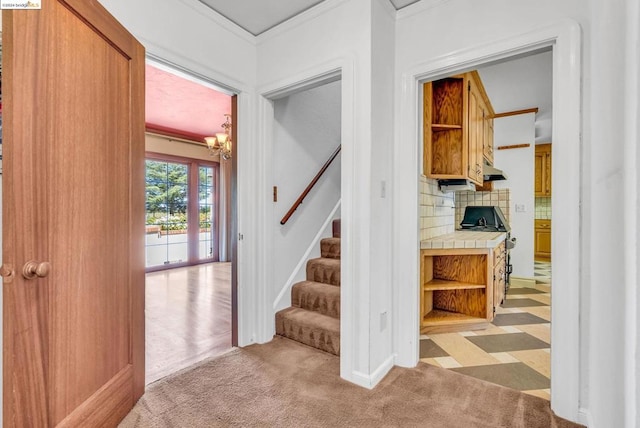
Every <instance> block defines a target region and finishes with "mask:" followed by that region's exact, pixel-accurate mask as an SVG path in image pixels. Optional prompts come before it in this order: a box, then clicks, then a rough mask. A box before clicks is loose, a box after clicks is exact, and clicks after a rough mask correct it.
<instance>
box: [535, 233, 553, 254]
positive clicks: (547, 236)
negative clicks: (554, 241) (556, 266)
mask: <svg viewBox="0 0 640 428" xmlns="http://www.w3.org/2000/svg"><path fill="white" fill-rule="evenodd" d="M535 256H536V257H541V258H549V257H551V229H536V230H535Z"/></svg>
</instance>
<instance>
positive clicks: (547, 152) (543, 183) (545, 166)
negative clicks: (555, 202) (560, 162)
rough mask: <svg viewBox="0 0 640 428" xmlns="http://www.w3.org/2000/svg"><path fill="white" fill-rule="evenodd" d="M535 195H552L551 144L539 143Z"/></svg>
mask: <svg viewBox="0 0 640 428" xmlns="http://www.w3.org/2000/svg"><path fill="white" fill-rule="evenodd" d="M534 175H535V181H534V193H535V196H551V144H539V145H537V146H536V149H535V160H534Z"/></svg>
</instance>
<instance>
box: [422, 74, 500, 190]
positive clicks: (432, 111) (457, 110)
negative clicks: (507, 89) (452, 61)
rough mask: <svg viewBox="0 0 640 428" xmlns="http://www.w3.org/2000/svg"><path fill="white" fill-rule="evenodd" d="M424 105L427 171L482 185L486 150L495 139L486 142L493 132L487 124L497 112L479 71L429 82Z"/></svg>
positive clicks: (437, 175) (424, 92)
mask: <svg viewBox="0 0 640 428" xmlns="http://www.w3.org/2000/svg"><path fill="white" fill-rule="evenodd" d="M423 107H424V108H423V124H424V159H423V167H424V174H425V175H426V176H427V177H429V178H435V179H440V180H446V179H469V180H471V181H472V182H474V183H475V184H477V185H482V181H483V179H482V178H483V176H482V164H483V157H484V153H485V150H486V152H487V153H489V152H490V151H491V152H492V150H493V148H492V147H493V141H491V142H489V141H486V142H485V139H488V138H490V137H491V138H492V136H493V132H492V130H490V129H485V127H489V126H490V123H491V122H489V120H493V119H492V118H493V114H494V113H493V109H492V107H491V103H490V102H489V98H488V97H487V95H486V92H485V90H484V87H483V86H482V82H481V80H480V76H479V75H478V73H477V72H475V71H472V72H469V73H465V74H461V75H456V76H452V77H448V78H445V79H440V80H435V81H433V82H427V83H425V84H424V86H423ZM489 146H491V150H489Z"/></svg>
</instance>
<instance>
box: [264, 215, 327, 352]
mask: <svg viewBox="0 0 640 428" xmlns="http://www.w3.org/2000/svg"><path fill="white" fill-rule="evenodd" d="M332 226H333V237H332V238H325V239H323V240H321V241H320V257H319V258H317V259H311V260H309V261H308V262H307V279H306V281H301V282H298V283H296V284H294V286H293V287H292V288H291V307H289V308H287V309H283V310H281V311H279V312H277V313H276V334H278V335H280V336H284V337H287V338H289V339H293V340H296V341H298V342H301V343H304V344H305V345H309V346H313V347H314V348H318V349H321V350H323V351H326V352H330V353H332V354H335V355H340V220H334V221H333V225H332Z"/></svg>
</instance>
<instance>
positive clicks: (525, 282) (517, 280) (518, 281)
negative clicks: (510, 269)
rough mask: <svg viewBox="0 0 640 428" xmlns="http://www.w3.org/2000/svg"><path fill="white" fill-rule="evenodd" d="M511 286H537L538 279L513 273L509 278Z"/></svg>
mask: <svg viewBox="0 0 640 428" xmlns="http://www.w3.org/2000/svg"><path fill="white" fill-rule="evenodd" d="M509 288H536V280H535V279H533V278H524V277H521V276H513V275H511V277H510V278H509Z"/></svg>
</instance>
